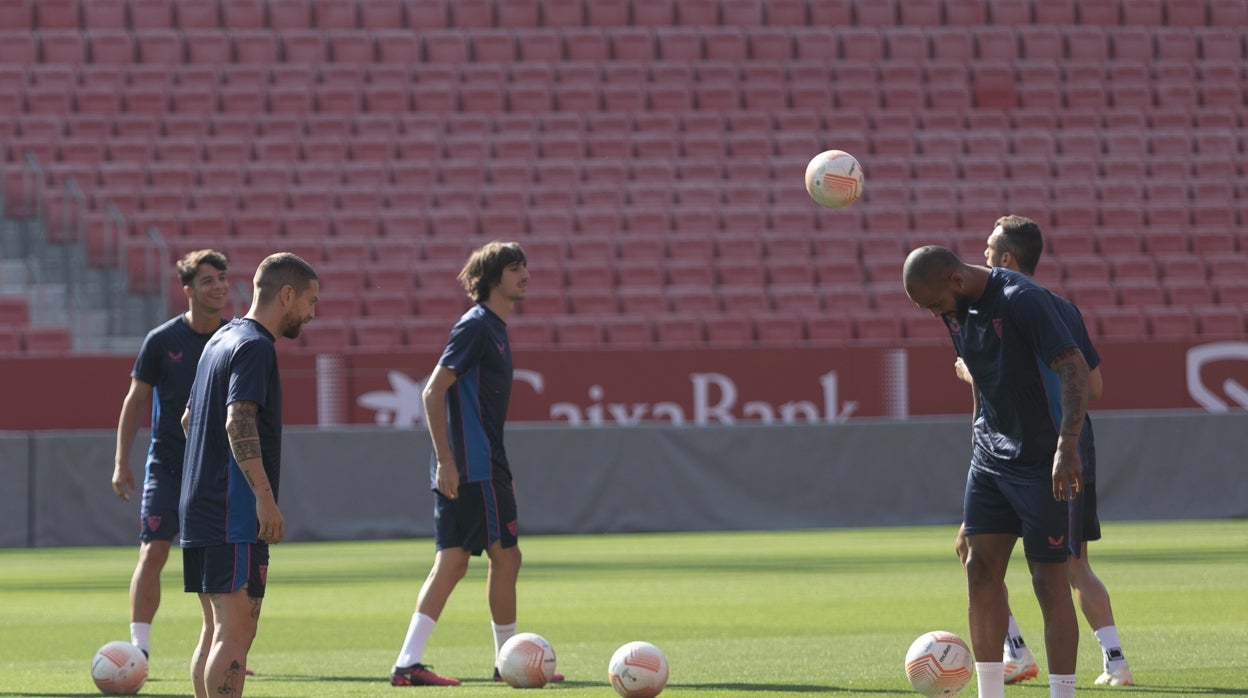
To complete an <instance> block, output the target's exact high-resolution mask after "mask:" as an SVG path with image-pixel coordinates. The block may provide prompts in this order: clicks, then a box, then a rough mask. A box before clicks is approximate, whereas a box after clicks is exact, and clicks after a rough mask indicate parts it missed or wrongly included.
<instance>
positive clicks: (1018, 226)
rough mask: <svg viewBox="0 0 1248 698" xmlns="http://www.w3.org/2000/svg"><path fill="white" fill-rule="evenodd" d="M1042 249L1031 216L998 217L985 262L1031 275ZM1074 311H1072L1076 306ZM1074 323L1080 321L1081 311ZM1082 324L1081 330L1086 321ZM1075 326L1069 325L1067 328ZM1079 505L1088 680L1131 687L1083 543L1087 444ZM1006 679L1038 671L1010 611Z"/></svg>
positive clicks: (1092, 385)
mask: <svg viewBox="0 0 1248 698" xmlns="http://www.w3.org/2000/svg"><path fill="white" fill-rule="evenodd" d="M1043 250H1044V238H1043V236H1042V234H1041V232H1040V226H1039V224H1037V223H1036V222H1035V221H1033V220H1031V219H1030V218H1026V217H1023V216H1015V215H1007V216H1001V217H1000V218H998V219H997V221H996V223H995V224H994V226H993V230H992V234H990V235H989V236H988V241H987V246H986V248H985V249H984V260H985V261H986V262H987V263H988V266H990V267H1005V268H1006V269H1013V270H1014V271H1017V272H1021V273H1023V274H1026V275H1027V276H1028V277H1032V278H1034V277H1035V275H1036V266H1037V265H1039V263H1040V255H1041V253H1042V252H1043ZM1076 312H1077V310H1076ZM1078 319H1079V321H1080V322H1081V323H1083V319H1082V315H1079V318H1078ZM1083 324H1084V328H1085V331H1086V327H1087V325H1086V323H1083ZM1074 331H1075V330H1074V329H1072V332H1074ZM1084 358H1086V359H1087V360H1088V368H1089V372H1088V387H1089V391H1088V401H1089V402H1095V401H1096V400H1099V399H1100V397H1101V394H1102V391H1103V389H1104V384H1103V380H1102V378H1101V367H1100V366H1099V365H1098V364H1097V363H1095V362H1094V361H1093V360H1092V355H1091V354H1089V353H1087V352H1085V354H1084ZM954 368H955V370H956V372H957V375H958V378H960V379H962V380H964V381H966V382H967V383H970V384H971V395H972V399H973V401H974V404H975V408H974V413H975V414H978V411H979V409H978V405H979V402H978V400H979V396H978V394H977V391H976V390H975V388H974V381H973V380H972V379H971V376H970V374H969V373H967V372H966V366H965V364H963V363H962V360H961V359H958V360H957V361H956V362H955V364H954ZM1085 432H1086V436H1085V438H1087V439H1088V440H1089V442H1090V443H1095V441H1094V439H1093V434H1092V422H1091V419H1090V418H1089V421H1088V424H1087V426H1086V427H1085ZM1079 499H1080V507H1081V508H1082V510H1083V522H1082V524H1081V526H1082V536H1081V538H1082V540H1083V547H1082V550H1081V551H1080V553H1079V554H1078V555H1076V556H1074V557H1072V558H1071V560H1070V570H1069V571H1070V586H1071V588H1072V589H1074V592H1075V601H1076V602H1077V604H1078V606H1079V609H1080V610H1081V611H1083V615H1084V617H1085V618H1087V620H1088V625H1090V626H1091V627H1092V633H1093V635H1094V636H1095V637H1096V641H1097V643H1098V644H1100V646H1101V668H1102V672H1101V675H1100V676H1098V677H1097V679H1096V680H1095V681H1093V683H1095V684H1098V685H1109V686H1131V685H1133V684H1134V679H1133V678H1132V676H1131V667H1130V666H1129V665H1128V664H1127V658H1126V656H1125V655H1124V654H1123V651H1122V643H1121V641H1120V640H1119V639H1118V626H1117V623H1116V622H1115V621H1114V611H1113V605H1112V604H1111V603H1110V598H1109V590H1108V589H1107V588H1106V587H1105V584H1104V582H1102V581H1101V579H1100V577H1098V576H1097V575H1096V572H1094V571H1093V570H1092V565H1091V563H1089V561H1088V542H1089V541H1094V540H1100V539H1101V521H1100V518H1099V517H1098V516H1097V506H1096V505H1097V500H1096V450H1095V448H1094V447H1089V449H1088V453H1087V458H1085V459H1084V461H1083V487H1082V489H1081V490H1080V492H1079ZM955 548H956V550H957V554H958V559H960V560H961V561H962V564H963V565H965V564H966V537H965V535H964V534H963V531H962V529H959V530H958V537H957V542H956V544H955ZM1004 651H1005V682H1006V683H1007V684H1010V683H1017V682H1019V681H1024V680H1026V679H1030V678H1034V677H1035V676H1036V674H1037V673H1039V669H1038V667H1037V666H1036V661H1035V658H1034V657H1033V656H1032V654H1031V650H1029V649H1028V648H1027V643H1026V642H1025V641H1024V640H1023V635H1022V632H1021V631H1020V630H1019V629H1018V623H1017V621H1016V620H1015V618H1014V615H1013V612H1011V613H1010V617H1009V630H1008V634H1007V635H1006V638H1005V648H1004Z"/></svg>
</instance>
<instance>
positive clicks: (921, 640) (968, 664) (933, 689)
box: [906, 630, 975, 698]
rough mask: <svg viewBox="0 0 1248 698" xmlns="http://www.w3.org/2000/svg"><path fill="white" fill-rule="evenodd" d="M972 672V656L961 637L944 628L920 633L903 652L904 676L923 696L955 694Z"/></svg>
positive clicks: (968, 679) (964, 686) (973, 660)
mask: <svg viewBox="0 0 1248 698" xmlns="http://www.w3.org/2000/svg"><path fill="white" fill-rule="evenodd" d="M974 673H975V658H974V656H973V655H972V654H971V648H969V647H967V646H966V643H965V642H964V641H963V640H962V638H960V637H958V636H957V635H954V634H953V633H950V632H945V631H944V630H933V631H931V632H930V633H923V634H922V635H920V636H919V637H918V639H917V640H915V641H914V643H913V644H911V645H910V651H908V652H906V678H908V679H910V685H911V686H914V690H916V691H918V692H919V693H922V694H923V695H925V696H929V698H930V696H954V695H957V694H958V693H959V692H961V690H962V689H964V688H966V684H968V683H970V682H971V676H972V675H974Z"/></svg>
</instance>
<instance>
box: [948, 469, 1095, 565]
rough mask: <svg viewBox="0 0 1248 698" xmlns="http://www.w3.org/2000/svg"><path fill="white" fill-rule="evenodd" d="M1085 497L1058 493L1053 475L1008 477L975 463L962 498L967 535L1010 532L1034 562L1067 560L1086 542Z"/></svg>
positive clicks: (967, 477) (967, 478) (968, 475)
mask: <svg viewBox="0 0 1248 698" xmlns="http://www.w3.org/2000/svg"><path fill="white" fill-rule="evenodd" d="M1082 499H1083V497H1076V498H1075V499H1074V500H1073V501H1069V502H1062V501H1058V500H1056V499H1054V498H1053V483H1052V482H1051V481H1050V480H1049V479H1048V478H1038V479H1036V480H1032V481H1014V480H1007V479H1005V478H1002V477H1000V476H997V475H992V474H989V473H985V472H984V471H982V470H979V469H977V468H971V469H970V472H968V473H967V476H966V493H965V495H964V497H963V500H962V506H963V521H964V525H965V527H966V535H968V536H973V535H977V534H981V533H985V534H986V533H1010V534H1013V535H1016V536H1020V537H1022V539H1023V552H1024V553H1026V555H1027V559H1028V560H1030V561H1032V562H1065V561H1066V560H1067V559H1068V558H1069V557H1070V556H1071V555H1072V554H1076V553H1077V552H1078V551H1079V549H1080V547H1081V546H1082V542H1083V534H1082V531H1081V529H1082V524H1083V506H1082V501H1081V500H1082Z"/></svg>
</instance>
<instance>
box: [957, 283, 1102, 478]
mask: <svg viewBox="0 0 1248 698" xmlns="http://www.w3.org/2000/svg"><path fill="white" fill-rule="evenodd" d="M946 323H947V324H949V329H950V334H951V336H952V338H953V343H954V347H955V348H956V349H957V352H958V355H959V356H961V357H962V360H963V362H964V363H965V364H966V367H967V370H969V371H970V373H971V376H972V377H974V379H975V387H976V389H977V390H978V391H979V396H980V413H979V416H978V417H977V419H976V420H975V428H974V436H975V453H974V455H973V456H972V459H971V465H972V467H978V468H982V469H986V470H989V471H992V472H994V473H998V474H1001V475H1004V476H1012V477H1017V478H1022V479H1031V478H1040V477H1043V478H1049V477H1051V476H1052V465H1053V454H1054V452H1055V451H1056V450H1057V437H1058V432H1059V430H1060V428H1061V418H1062V412H1061V392H1060V386H1061V381H1060V378H1059V377H1058V376H1057V374H1056V373H1054V371H1053V370H1052V369H1050V368H1049V364H1050V363H1051V362H1052V361H1053V359H1054V357H1056V356H1057V355H1058V354H1059V353H1061V352H1062V351H1064V350H1066V349H1069V348H1071V347H1076V348H1078V349H1079V350H1080V351H1081V352H1082V353H1083V355H1084V358H1085V360H1087V362H1088V367H1089V369H1091V368H1095V367H1096V366H1098V365H1099V364H1100V356H1099V355H1098V354H1097V353H1096V349H1095V348H1094V347H1093V346H1092V342H1091V340H1090V339H1089V338H1088V335H1087V330H1086V328H1085V327H1084V325H1083V321H1082V318H1081V317H1080V315H1079V311H1078V310H1077V309H1076V308H1075V306H1074V305H1072V304H1071V303H1070V302H1068V301H1066V300H1065V299H1063V298H1060V297H1058V296H1056V295H1054V294H1053V293H1052V292H1050V291H1049V290H1048V289H1046V288H1044V287H1042V286H1039V285H1037V284H1036V283H1034V282H1032V281H1031V280H1030V279H1028V278H1027V277H1026V276H1024V275H1023V274H1020V273H1018V272H1015V271H1011V270H1009V269H1004V268H994V269H993V270H992V273H991V275H990V276H989V279H988V284H987V286H986V287H985V289H984V294H983V296H981V297H980V299H979V300H978V301H976V302H975V303H972V304H971V307H970V312H969V314H968V315H967V318H966V321H965V322H964V323H961V324H960V325H959V324H958V323H957V322H954V321H950V320H948V319H946ZM1090 438H1091V429H1090V428H1089V426H1088V420H1087V419H1086V418H1085V420H1084V431H1083V434H1082V435H1081V437H1080V441H1081V443H1083V442H1085V441H1088V440H1090Z"/></svg>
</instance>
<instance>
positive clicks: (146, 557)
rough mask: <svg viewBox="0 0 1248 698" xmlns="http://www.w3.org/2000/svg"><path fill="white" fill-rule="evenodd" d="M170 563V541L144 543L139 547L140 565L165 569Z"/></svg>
mask: <svg viewBox="0 0 1248 698" xmlns="http://www.w3.org/2000/svg"><path fill="white" fill-rule="evenodd" d="M168 561H169V541H161V540H152V541H144V542H143V544H142V545H140V546H139V564H140V565H144V566H148V567H150V566H155V567H156V568H157V569H158V570H159V569H163V568H164V566H165V563H166V562H168Z"/></svg>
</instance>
